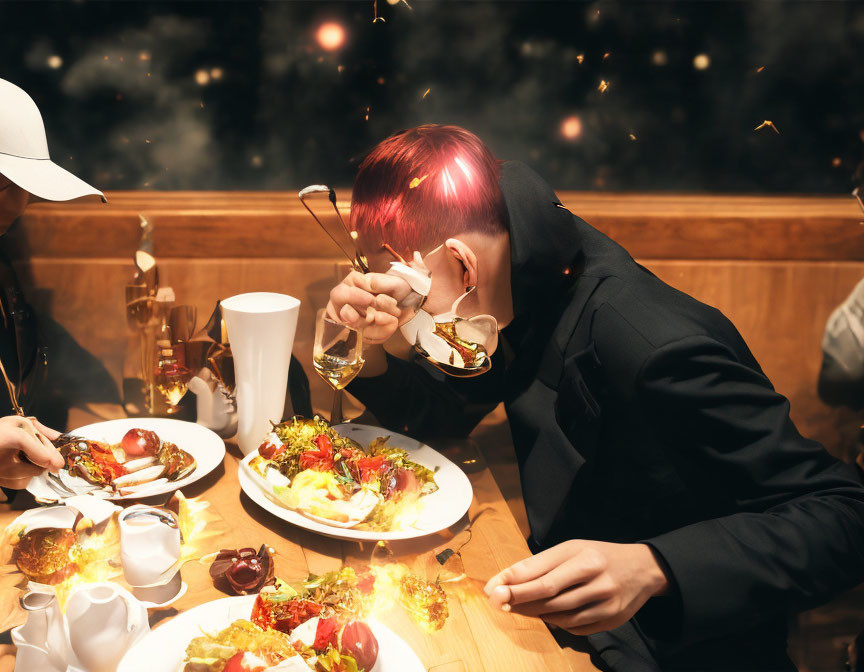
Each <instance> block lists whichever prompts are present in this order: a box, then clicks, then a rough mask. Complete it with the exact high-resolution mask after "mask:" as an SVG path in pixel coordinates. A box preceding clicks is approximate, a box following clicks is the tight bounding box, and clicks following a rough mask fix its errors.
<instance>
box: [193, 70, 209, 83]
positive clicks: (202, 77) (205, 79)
mask: <svg viewBox="0 0 864 672" xmlns="http://www.w3.org/2000/svg"><path fill="white" fill-rule="evenodd" d="M195 83H196V84H197V85H198V86H207V85H208V84H209V83H210V73H209V72H207V71H206V70H204V69H201V70H198V71H196V72H195Z"/></svg>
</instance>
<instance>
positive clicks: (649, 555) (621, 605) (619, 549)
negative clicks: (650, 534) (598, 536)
mask: <svg viewBox="0 0 864 672" xmlns="http://www.w3.org/2000/svg"><path fill="white" fill-rule="evenodd" d="M668 587H669V582H668V579H667V578H666V575H665V573H664V571H663V569H662V568H661V566H660V564H659V562H658V561H657V558H656V557H655V556H654V552H653V551H652V550H651V548H650V547H649V546H646V545H645V544H610V543H605V542H601V541H583V540H579V539H574V540H571V541H565V542H564V543H563V544H558V545H557V546H553V547H552V548H550V549H548V550H545V551H543V552H542V553H538V554H537V555H535V556H532V557H530V558H526V559H525V560H522V561H520V562H517V563H516V564H515V565H512V566H511V567H508V568H507V569H505V570H504V571H502V572H500V573H498V574H496V575H495V576H493V577H492V578H491V579H490V580H489V582H488V583H487V584H486V587H485V589H484V590H485V591H486V595H487V596H488V597H489V601H490V602H491V603H492V604H493V605H494V606H495V607H496V608H498V609H503V610H504V611H514V612H516V613H520V614H523V615H525V616H539V617H540V618H542V619H543V620H544V621H546V622H547V623H550V624H552V625H556V626H558V627H560V628H563V629H564V630H568V631H569V632H572V633H573V634H576V635H590V634H594V633H595V632H603V631H605V630H612V629H613V628H617V627H618V626H620V625H623V624H624V623H626V622H627V621H628V620H630V619H631V618H632V617H633V615H634V614H635V613H636V612H637V611H639V609H640V608H641V607H642V605H643V604H645V602H647V601H648V598H650V597H653V596H655V595H660V594H663V593H664V592H665V591H666V590H667V589H668Z"/></svg>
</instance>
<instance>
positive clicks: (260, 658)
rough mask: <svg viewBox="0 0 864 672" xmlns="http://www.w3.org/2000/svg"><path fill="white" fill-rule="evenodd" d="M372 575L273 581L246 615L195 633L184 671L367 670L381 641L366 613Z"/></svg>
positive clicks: (337, 574)
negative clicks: (292, 584) (295, 585)
mask: <svg viewBox="0 0 864 672" xmlns="http://www.w3.org/2000/svg"><path fill="white" fill-rule="evenodd" d="M374 580H375V579H374V577H373V576H371V575H368V576H360V577H358V575H357V574H356V573H355V571H354V570H353V569H351V568H344V569H342V570H340V571H337V572H329V573H327V574H325V575H323V576H320V577H314V576H313V577H310V578H309V580H308V581H307V582H306V583H304V584H303V585H302V586H300V587H299V589H297V588H292V587H290V586H288V585H287V584H284V583H282V582H277V584H276V586H268V587H266V588H264V589H263V590H262V591H261V592H260V593H259V595H258V597H257V598H256V600H255V605H254V607H253V608H252V613H251V614H250V616H249V619H248V620H246V619H241V620H237V621H234V622H233V623H232V624H231V625H229V626H228V627H227V628H225V629H224V630H222V631H221V632H218V633H215V634H204V635H203V636H201V637H196V638H195V639H193V640H192V641H191V642H190V643H189V646H188V647H187V649H186V658H185V660H184V663H183V667H182V671H183V672H265V671H266V672H309V671H310V670H314V671H315V672H369V671H370V670H371V669H372V667H373V666H374V665H375V661H376V660H377V658H378V641H377V639H376V638H375V635H374V634H373V633H372V630H371V629H370V627H369V626H368V625H367V624H366V623H365V622H364V621H363V620H362V619H363V618H364V617H365V616H366V615H367V614H368V610H369V608H370V606H371V592H372V587H373V585H374Z"/></svg>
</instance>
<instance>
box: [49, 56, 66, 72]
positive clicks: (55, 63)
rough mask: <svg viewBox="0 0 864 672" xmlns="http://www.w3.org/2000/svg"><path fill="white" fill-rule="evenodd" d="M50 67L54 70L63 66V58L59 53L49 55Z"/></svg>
mask: <svg viewBox="0 0 864 672" xmlns="http://www.w3.org/2000/svg"><path fill="white" fill-rule="evenodd" d="M48 67H49V68H51V69H52V70H58V69H59V68H62V67H63V59H62V58H60V57H59V56H58V55H57V54H52V55H51V56H49V57H48Z"/></svg>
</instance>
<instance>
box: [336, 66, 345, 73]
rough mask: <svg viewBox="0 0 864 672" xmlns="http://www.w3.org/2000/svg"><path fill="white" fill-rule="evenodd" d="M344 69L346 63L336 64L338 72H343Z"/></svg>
mask: <svg viewBox="0 0 864 672" xmlns="http://www.w3.org/2000/svg"><path fill="white" fill-rule="evenodd" d="M344 70H345V66H344V65H337V66H336V72H339V73H342V72H344Z"/></svg>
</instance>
